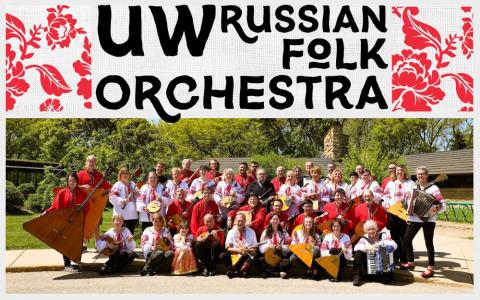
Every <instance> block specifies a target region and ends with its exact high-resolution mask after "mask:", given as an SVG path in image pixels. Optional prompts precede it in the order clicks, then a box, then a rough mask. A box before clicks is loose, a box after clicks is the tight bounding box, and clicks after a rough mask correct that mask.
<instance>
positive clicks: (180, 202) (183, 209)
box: [165, 189, 193, 236]
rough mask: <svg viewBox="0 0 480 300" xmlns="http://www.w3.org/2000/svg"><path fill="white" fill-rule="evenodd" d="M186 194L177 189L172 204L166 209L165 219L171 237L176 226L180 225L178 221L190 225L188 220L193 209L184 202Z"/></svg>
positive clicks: (189, 204)
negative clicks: (183, 221)
mask: <svg viewBox="0 0 480 300" xmlns="http://www.w3.org/2000/svg"><path fill="white" fill-rule="evenodd" d="M186 193H187V192H186V191H185V190H184V189H178V190H177V194H176V195H175V197H174V198H173V201H172V203H171V204H170V205H169V206H168V208H167V214H166V217H165V219H166V221H167V225H168V229H170V234H172V236H173V235H175V234H176V233H177V229H178V228H177V225H180V224H179V223H178V222H179V221H180V220H185V221H187V222H188V223H190V219H191V217H192V208H193V207H192V203H190V202H188V201H185V196H186ZM175 222H177V223H175ZM180 222H181V221H180Z"/></svg>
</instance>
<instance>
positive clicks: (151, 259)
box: [140, 213, 175, 276]
mask: <svg viewBox="0 0 480 300" xmlns="http://www.w3.org/2000/svg"><path fill="white" fill-rule="evenodd" d="M152 221H153V226H150V227H147V228H145V230H144V231H143V234H142V239H141V240H142V252H143V256H144V257H145V261H146V262H145V265H144V266H143V269H142V270H141V271H140V275H141V276H145V275H147V274H148V275H149V276H153V275H154V274H155V273H160V272H168V271H170V268H171V265H172V260H173V256H174V253H173V251H174V250H175V245H174V244H173V240H172V236H171V235H170V231H169V230H168V229H167V228H166V227H164V226H165V219H164V218H163V217H162V215H160V214H159V213H154V214H152Z"/></svg>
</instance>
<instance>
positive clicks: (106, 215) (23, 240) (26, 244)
mask: <svg viewBox="0 0 480 300" xmlns="http://www.w3.org/2000/svg"><path fill="white" fill-rule="evenodd" d="M37 216H38V214H34V215H21V216H7V217H6V230H7V235H6V237H7V238H6V246H7V247H6V248H7V250H13V249H48V248H50V247H49V246H47V245H46V244H44V243H43V242H41V241H40V240H38V239H37V238H36V237H34V236H33V235H31V234H30V233H28V232H26V231H25V230H23V226H22V225H23V223H25V222H27V221H30V220H31V219H33V218H35V217H37ZM111 220H112V210H111V209H107V210H105V211H104V212H103V223H102V225H100V231H101V232H102V233H103V232H105V231H107V230H108V229H109V228H111V227H112V226H111V225H112V221H111ZM140 231H141V228H139V227H137V229H136V230H135V240H136V242H137V246H138V245H140V244H139V242H140V235H141V232H140ZM88 247H89V248H93V247H95V242H94V239H93V238H92V239H91V240H90V241H89V242H88Z"/></svg>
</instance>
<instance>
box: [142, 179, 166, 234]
mask: <svg viewBox="0 0 480 300" xmlns="http://www.w3.org/2000/svg"><path fill="white" fill-rule="evenodd" d="M154 201H156V202H158V203H159V204H160V211H159V213H160V215H161V216H162V217H165V214H166V211H167V207H168V206H169V205H170V204H171V203H172V198H170V195H169V193H168V192H167V191H166V190H165V189H164V187H163V185H162V184H160V183H158V176H157V173H155V172H150V173H148V182H147V184H144V185H143V186H142V188H140V193H139V195H138V197H137V211H138V212H139V213H140V216H139V219H140V222H142V230H145V228H147V227H149V226H152V219H151V217H150V213H149V212H148V211H147V206H148V204H149V203H150V202H154Z"/></svg>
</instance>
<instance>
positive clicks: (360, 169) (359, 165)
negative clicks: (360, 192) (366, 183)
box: [355, 164, 365, 176]
mask: <svg viewBox="0 0 480 300" xmlns="http://www.w3.org/2000/svg"><path fill="white" fill-rule="evenodd" d="M364 170H365V167H364V166H363V165H362V164H358V165H357V166H356V167H355V172H357V174H358V176H362V174H363V171H364Z"/></svg>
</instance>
